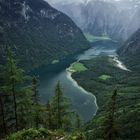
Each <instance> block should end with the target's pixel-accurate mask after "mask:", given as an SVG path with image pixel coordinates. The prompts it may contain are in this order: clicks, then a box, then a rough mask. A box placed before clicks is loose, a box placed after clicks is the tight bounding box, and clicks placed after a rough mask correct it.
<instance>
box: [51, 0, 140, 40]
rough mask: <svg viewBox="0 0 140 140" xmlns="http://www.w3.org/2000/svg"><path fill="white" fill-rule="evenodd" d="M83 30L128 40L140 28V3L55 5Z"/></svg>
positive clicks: (91, 2) (103, 1)
mask: <svg viewBox="0 0 140 140" xmlns="http://www.w3.org/2000/svg"><path fill="white" fill-rule="evenodd" d="M53 6H54V7H56V8H57V9H58V10H60V11H62V12H64V13H66V14H67V15H68V16H70V17H71V18H72V19H73V20H74V21H75V23H76V24H77V25H78V26H79V27H80V28H81V29H82V30H83V32H86V33H90V34H92V35H95V36H102V35H108V36H110V37H111V38H113V39H116V40H119V41H120V40H123V41H124V40H126V39H127V38H129V36H130V35H132V34H133V33H134V32H135V31H136V30H137V29H138V28H139V27H140V1H138V0H134V1H132V0H128V1H127V2H126V1H125V0H121V1H112V0H106V1H105V0H100V1H98V0H92V1H88V2H86V3H83V2H81V3H80V2H79V3H76V2H75V3H74V2H73V3H67V2H64V3H57V2H56V3H54V4H53Z"/></svg>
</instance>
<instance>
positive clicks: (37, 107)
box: [32, 77, 41, 128]
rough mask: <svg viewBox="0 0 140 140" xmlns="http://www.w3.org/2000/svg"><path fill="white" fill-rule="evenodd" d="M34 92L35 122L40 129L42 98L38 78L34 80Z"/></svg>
mask: <svg viewBox="0 0 140 140" xmlns="http://www.w3.org/2000/svg"><path fill="white" fill-rule="evenodd" d="M32 91H33V105H34V120H35V127H36V128H39V119H40V117H39V116H40V115H39V112H40V109H41V106H40V103H39V102H40V96H39V91H38V80H37V78H36V77H33V79H32Z"/></svg>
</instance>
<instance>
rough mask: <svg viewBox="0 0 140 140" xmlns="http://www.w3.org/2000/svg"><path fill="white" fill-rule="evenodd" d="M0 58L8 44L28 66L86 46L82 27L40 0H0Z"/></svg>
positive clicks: (72, 52) (59, 56)
mask: <svg viewBox="0 0 140 140" xmlns="http://www.w3.org/2000/svg"><path fill="white" fill-rule="evenodd" d="M0 11H1V12H0V19H1V20H0V35H1V36H2V37H1V38H0V59H1V60H2V61H1V62H3V61H4V59H5V49H6V46H7V45H9V46H10V47H11V48H12V50H13V51H14V52H15V54H16V56H17V58H18V59H20V61H21V62H20V63H21V65H23V66H25V67H26V68H28V69H30V70H31V69H34V68H37V67H39V66H41V65H43V64H50V63H52V62H53V61H54V60H60V59H64V58H65V57H66V56H68V55H71V54H74V53H77V52H78V51H81V50H84V49H86V48H88V47H89V44H88V42H87V40H86V39H85V37H84V35H83V34H82V32H81V30H80V29H79V28H78V27H77V26H76V25H75V24H74V23H73V21H72V20H71V19H70V18H69V17H67V16H66V15H65V14H63V13H61V12H59V11H57V10H55V9H54V8H52V7H51V6H50V5H49V4H48V3H47V2H45V1H43V0H36V1H34V0H20V1H19V0H13V1H8V0H5V1H0Z"/></svg>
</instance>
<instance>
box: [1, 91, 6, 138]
mask: <svg viewBox="0 0 140 140" xmlns="http://www.w3.org/2000/svg"><path fill="white" fill-rule="evenodd" d="M1 121H2V122H1ZM0 127H1V129H0V131H1V133H0V136H2V135H3V133H4V135H6V134H7V129H6V121H5V113H4V104H3V100H2V95H1V94H0Z"/></svg>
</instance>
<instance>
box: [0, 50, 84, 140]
mask: <svg viewBox="0 0 140 140" xmlns="http://www.w3.org/2000/svg"><path fill="white" fill-rule="evenodd" d="M27 79H28V80H30V82H26V80H27ZM0 82H1V85H0V107H1V108H0V137H4V136H6V135H8V134H10V133H12V132H17V131H19V130H21V131H19V132H17V133H15V134H13V135H11V136H10V137H8V138H7V140H20V139H21V140H22V139H24V140H26V139H34V138H36V139H37V138H39V139H42V138H47V139H53V140H54V139H56V140H57V139H58V137H60V138H61V133H59V131H60V132H61V131H62V132H63V135H62V136H63V137H64V136H68V138H67V139H70V140H72V139H73V137H71V136H69V134H67V135H66V134H65V133H66V132H67V133H70V132H73V131H74V130H76V131H77V130H78V131H79V130H80V128H81V120H80V117H79V116H78V114H76V112H75V111H73V110H72V108H71V104H70V100H69V99H68V98H66V97H65V96H64V94H63V90H62V87H61V85H60V83H59V82H58V84H57V85H56V88H55V95H54V97H53V98H52V100H50V101H49V102H48V103H47V105H42V104H41V103H40V97H39V90H38V80H37V78H36V77H33V78H32V82H31V78H30V77H28V76H26V75H25V74H24V71H23V70H22V69H21V68H20V67H18V65H17V63H16V60H15V59H14V56H13V54H12V52H11V50H10V49H8V53H7V60H6V63H5V65H2V66H1V69H0ZM30 83H31V84H30ZM11 122H12V124H11ZM42 127H43V128H44V129H39V128H42ZM29 128H36V129H29ZM45 128H47V129H48V130H51V131H47V130H46V129H45ZM24 129H25V130H24ZM28 129H29V130H28ZM56 130H57V131H56ZM64 132H65V133H64ZM79 133H80V132H79ZM79 133H78V134H77V136H76V137H75V138H74V139H75V140H76V139H77V138H79V137H83V135H79ZM78 135H79V136H78ZM77 140H78V139H77Z"/></svg>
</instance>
